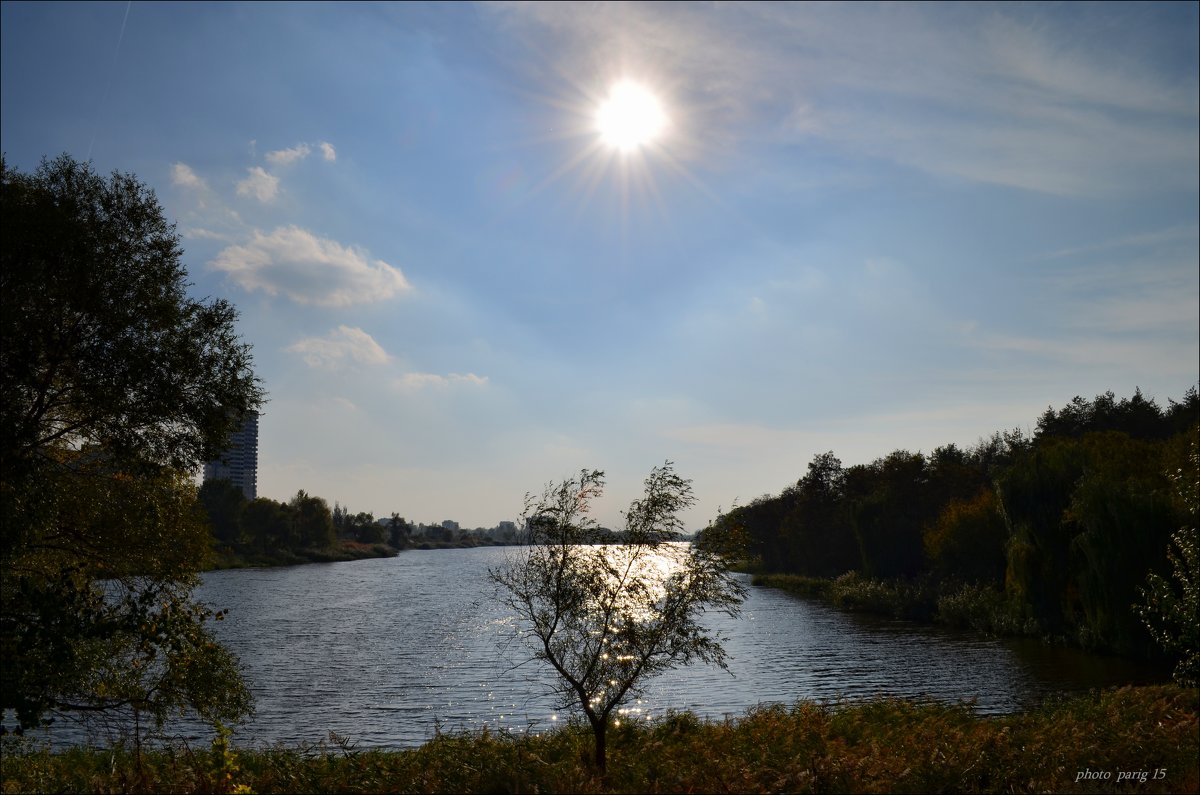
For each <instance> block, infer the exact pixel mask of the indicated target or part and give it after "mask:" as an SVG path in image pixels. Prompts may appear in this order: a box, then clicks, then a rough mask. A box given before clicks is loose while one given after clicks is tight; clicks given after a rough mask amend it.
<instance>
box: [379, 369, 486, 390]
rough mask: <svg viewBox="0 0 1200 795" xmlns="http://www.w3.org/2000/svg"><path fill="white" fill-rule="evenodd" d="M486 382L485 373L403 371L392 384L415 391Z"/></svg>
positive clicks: (476, 384)
mask: <svg viewBox="0 0 1200 795" xmlns="http://www.w3.org/2000/svg"><path fill="white" fill-rule="evenodd" d="M487 382H488V378H487V376H486V375H484V376H480V375H475V373H449V374H448V375H438V374H437V373H405V374H404V375H402V376H400V377H399V378H397V379H396V380H395V381H394V382H393V384H394V385H395V386H396V388H397V389H400V390H402V391H406V392H407V391H415V390H418V389H427V388H432V389H445V388H447V387H450V386H458V385H462V386H485V385H486V384H487Z"/></svg>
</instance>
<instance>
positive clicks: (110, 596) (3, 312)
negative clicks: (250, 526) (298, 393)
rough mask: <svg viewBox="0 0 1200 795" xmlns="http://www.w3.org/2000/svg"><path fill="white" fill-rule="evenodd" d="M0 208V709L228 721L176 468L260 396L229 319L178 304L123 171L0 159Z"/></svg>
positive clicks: (172, 276) (240, 710)
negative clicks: (196, 589)
mask: <svg viewBox="0 0 1200 795" xmlns="http://www.w3.org/2000/svg"><path fill="white" fill-rule="evenodd" d="M0 213H2V215H3V218H4V236H3V240H2V242H0V393H2V394H0V528H2V529H0V654H2V656H3V665H2V666H0V707H2V708H3V709H5V710H7V709H13V710H14V711H15V713H16V717H17V720H18V722H19V723H20V724H21V725H22V726H32V725H36V724H38V723H40V722H42V721H43V720H44V719H47V718H49V717H52V716H53V715H54V714H56V713H60V712H70V711H75V712H84V713H89V714H95V713H97V712H100V713H103V712H107V711H110V710H121V709H125V710H129V709H132V710H137V711H138V712H139V713H140V714H143V715H147V714H148V715H151V716H153V717H154V718H155V720H156V721H161V720H163V719H165V718H166V717H167V715H168V714H171V713H173V712H176V711H180V710H185V709H189V710H192V711H195V712H197V713H199V714H200V715H202V716H203V717H206V718H211V719H214V720H217V719H219V720H222V721H229V720H235V719H236V718H238V717H240V716H241V715H244V714H245V713H246V711H247V710H248V709H249V706H250V702H249V695H248V692H247V691H246V689H245V686H244V684H243V683H242V681H241V679H240V677H239V675H238V670H237V663H236V659H235V658H233V656H232V655H231V654H230V653H229V652H228V651H226V650H225V649H223V648H222V647H220V646H219V645H218V644H216V643H214V642H213V641H212V638H211V636H210V635H209V632H208V629H207V627H206V626H205V622H206V620H207V619H208V618H209V617H210V615H211V614H210V611H208V610H207V609H205V608H203V607H202V606H200V605H197V604H196V603H195V602H194V601H193V600H192V598H191V589H192V587H193V585H194V584H195V577H194V574H193V572H194V571H195V570H196V567H197V566H198V565H199V564H200V563H202V562H203V559H204V556H205V555H206V554H207V547H208V543H209V542H208V533H207V531H206V528H205V526H204V522H203V519H202V514H201V512H200V510H199V508H198V503H197V499H196V489H195V486H194V485H193V484H192V483H191V479H190V475H191V473H192V472H194V471H195V469H196V468H197V466H198V465H199V464H200V463H201V462H203V461H204V460H206V459H208V458H211V457H215V456H216V455H217V454H218V453H219V452H220V451H221V450H222V449H223V448H224V447H225V446H226V445H227V443H228V439H229V436H230V433H231V432H232V431H233V429H234V428H235V427H236V425H237V424H238V422H239V420H240V418H241V417H242V416H244V415H245V414H246V413H247V412H248V411H251V410H256V409H257V408H258V407H259V406H260V404H261V403H262V400H263V392H262V389H261V387H260V385H259V383H258V381H257V379H256V378H255V376H254V373H253V371H252V369H251V364H252V361H251V354H250V348H249V346H248V345H246V344H245V343H243V342H242V341H241V340H240V339H239V338H238V335H237V332H236V329H235V321H236V318H237V312H236V310H235V309H234V307H233V306H232V305H230V304H229V303H227V302H225V301H220V300H217V301H209V302H201V301H196V300H194V299H192V298H191V297H189V296H188V287H189V284H188V282H187V273H186V270H185V268H184V266H183V264H182V262H181V257H182V250H181V248H180V241H179V236H178V235H177V234H176V232H175V229H174V227H173V225H172V224H170V223H169V222H168V221H167V219H166V218H165V217H164V215H163V212H162V208H161V207H160V206H159V204H158V202H157V200H156V199H155V197H154V194H153V192H152V191H150V190H149V189H148V188H147V187H146V186H144V185H143V184H142V183H140V182H139V181H138V180H137V179H136V178H134V177H133V176H131V175H126V174H119V173H114V174H112V175H111V176H110V177H108V178H104V177H101V176H100V175H98V174H97V173H96V172H95V171H94V170H93V169H92V167H91V166H90V165H89V164H85V163H79V162H77V161H75V160H73V159H71V158H70V157H69V156H66V155H63V156H62V157H59V158H57V159H55V160H53V161H46V160H43V161H42V163H41V165H40V166H39V167H38V168H37V169H36V170H35V171H34V172H33V173H32V174H24V173H20V172H18V171H16V170H13V169H10V168H9V167H8V165H7V163H0ZM102 582H103V584H102Z"/></svg>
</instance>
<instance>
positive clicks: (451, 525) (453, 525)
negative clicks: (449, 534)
mask: <svg viewBox="0 0 1200 795" xmlns="http://www.w3.org/2000/svg"><path fill="white" fill-rule="evenodd" d="M442 527H443V528H444V529H446V530H452V531H454V532H458V522H455V521H451V520H450V519H447V520H446V521H444V522H442Z"/></svg>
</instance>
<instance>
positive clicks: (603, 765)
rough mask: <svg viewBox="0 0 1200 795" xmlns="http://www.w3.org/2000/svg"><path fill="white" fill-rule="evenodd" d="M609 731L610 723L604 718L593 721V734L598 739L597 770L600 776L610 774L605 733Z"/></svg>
mask: <svg viewBox="0 0 1200 795" xmlns="http://www.w3.org/2000/svg"><path fill="white" fill-rule="evenodd" d="M606 729H608V721H607V720H605V719H604V718H601V719H600V720H593V721H592V734H593V735H594V736H595V738H596V769H597V770H599V771H600V775H604V774H605V773H606V772H608V767H607V765H608V760H607V759H606V758H605V747H604V732H605V730H606Z"/></svg>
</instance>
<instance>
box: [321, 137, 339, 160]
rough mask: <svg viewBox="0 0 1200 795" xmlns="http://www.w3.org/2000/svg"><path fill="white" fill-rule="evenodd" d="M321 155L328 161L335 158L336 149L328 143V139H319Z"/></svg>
mask: <svg viewBox="0 0 1200 795" xmlns="http://www.w3.org/2000/svg"><path fill="white" fill-rule="evenodd" d="M321 157H323V158H325V159H326V160H328V161H329V162H330V163H332V162H333V161H335V160H337V150H336V149H334V148H333V144H331V143H329V141H321Z"/></svg>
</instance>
